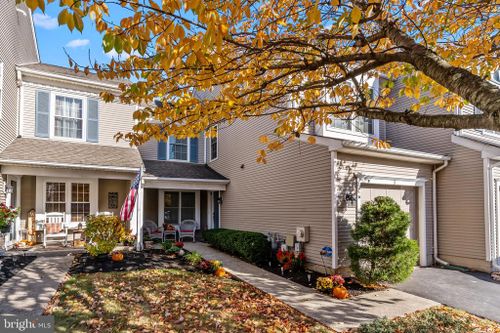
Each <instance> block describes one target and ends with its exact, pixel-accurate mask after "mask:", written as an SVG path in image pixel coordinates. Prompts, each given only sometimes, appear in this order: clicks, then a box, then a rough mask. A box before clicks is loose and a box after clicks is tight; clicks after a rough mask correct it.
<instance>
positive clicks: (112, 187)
mask: <svg viewBox="0 0 500 333" xmlns="http://www.w3.org/2000/svg"><path fill="white" fill-rule="evenodd" d="M129 189H130V181H129V180H116V179H99V203H98V208H97V209H98V210H99V212H112V213H113V214H114V215H117V216H118V215H120V209H121V208H122V205H123V203H124V201H125V198H126V197H127V194H128V192H129ZM110 192H116V193H118V206H117V208H110V207H109V206H108V193H110Z"/></svg>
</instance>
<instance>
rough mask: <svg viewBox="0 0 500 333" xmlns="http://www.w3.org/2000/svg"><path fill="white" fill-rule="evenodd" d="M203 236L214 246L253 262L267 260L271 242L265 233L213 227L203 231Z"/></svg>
mask: <svg viewBox="0 0 500 333" xmlns="http://www.w3.org/2000/svg"><path fill="white" fill-rule="evenodd" d="M202 234H203V238H204V239H205V240H206V241H207V242H208V243H209V244H210V245H212V246H213V247H215V248H216V249H219V250H221V251H224V252H227V253H230V254H232V255H235V256H237V257H240V258H243V259H245V260H248V261H250V262H253V263H263V262H267V261H268V260H269V258H270V255H271V244H270V243H269V241H268V240H267V237H266V236H265V235H264V234H261V233H258V232H253V231H240V230H230V229H211V230H205V231H203V233H202Z"/></svg>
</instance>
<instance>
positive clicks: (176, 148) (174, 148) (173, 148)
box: [168, 136, 189, 161]
mask: <svg viewBox="0 0 500 333" xmlns="http://www.w3.org/2000/svg"><path fill="white" fill-rule="evenodd" d="M188 141H189V139H176V138H175V137H173V136H171V137H170V138H169V139H168V159H169V160H178V161H188V159H189V154H188V153H189V151H188V147H189V142H188Z"/></svg>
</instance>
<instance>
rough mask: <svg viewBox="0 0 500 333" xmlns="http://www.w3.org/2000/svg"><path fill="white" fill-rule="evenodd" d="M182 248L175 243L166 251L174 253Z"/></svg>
mask: <svg viewBox="0 0 500 333" xmlns="http://www.w3.org/2000/svg"><path fill="white" fill-rule="evenodd" d="M180 250H181V248H180V247H177V246H175V245H173V246H171V247H170V248H169V249H168V250H166V252H167V253H168V254H174V253H178V252H179V251H180Z"/></svg>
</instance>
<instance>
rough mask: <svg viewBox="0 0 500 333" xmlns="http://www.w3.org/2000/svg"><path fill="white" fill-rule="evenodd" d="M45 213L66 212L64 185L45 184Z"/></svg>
mask: <svg viewBox="0 0 500 333" xmlns="http://www.w3.org/2000/svg"><path fill="white" fill-rule="evenodd" d="M45 212H46V213H64V212H66V183H56V182H47V184H46V185H45Z"/></svg>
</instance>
